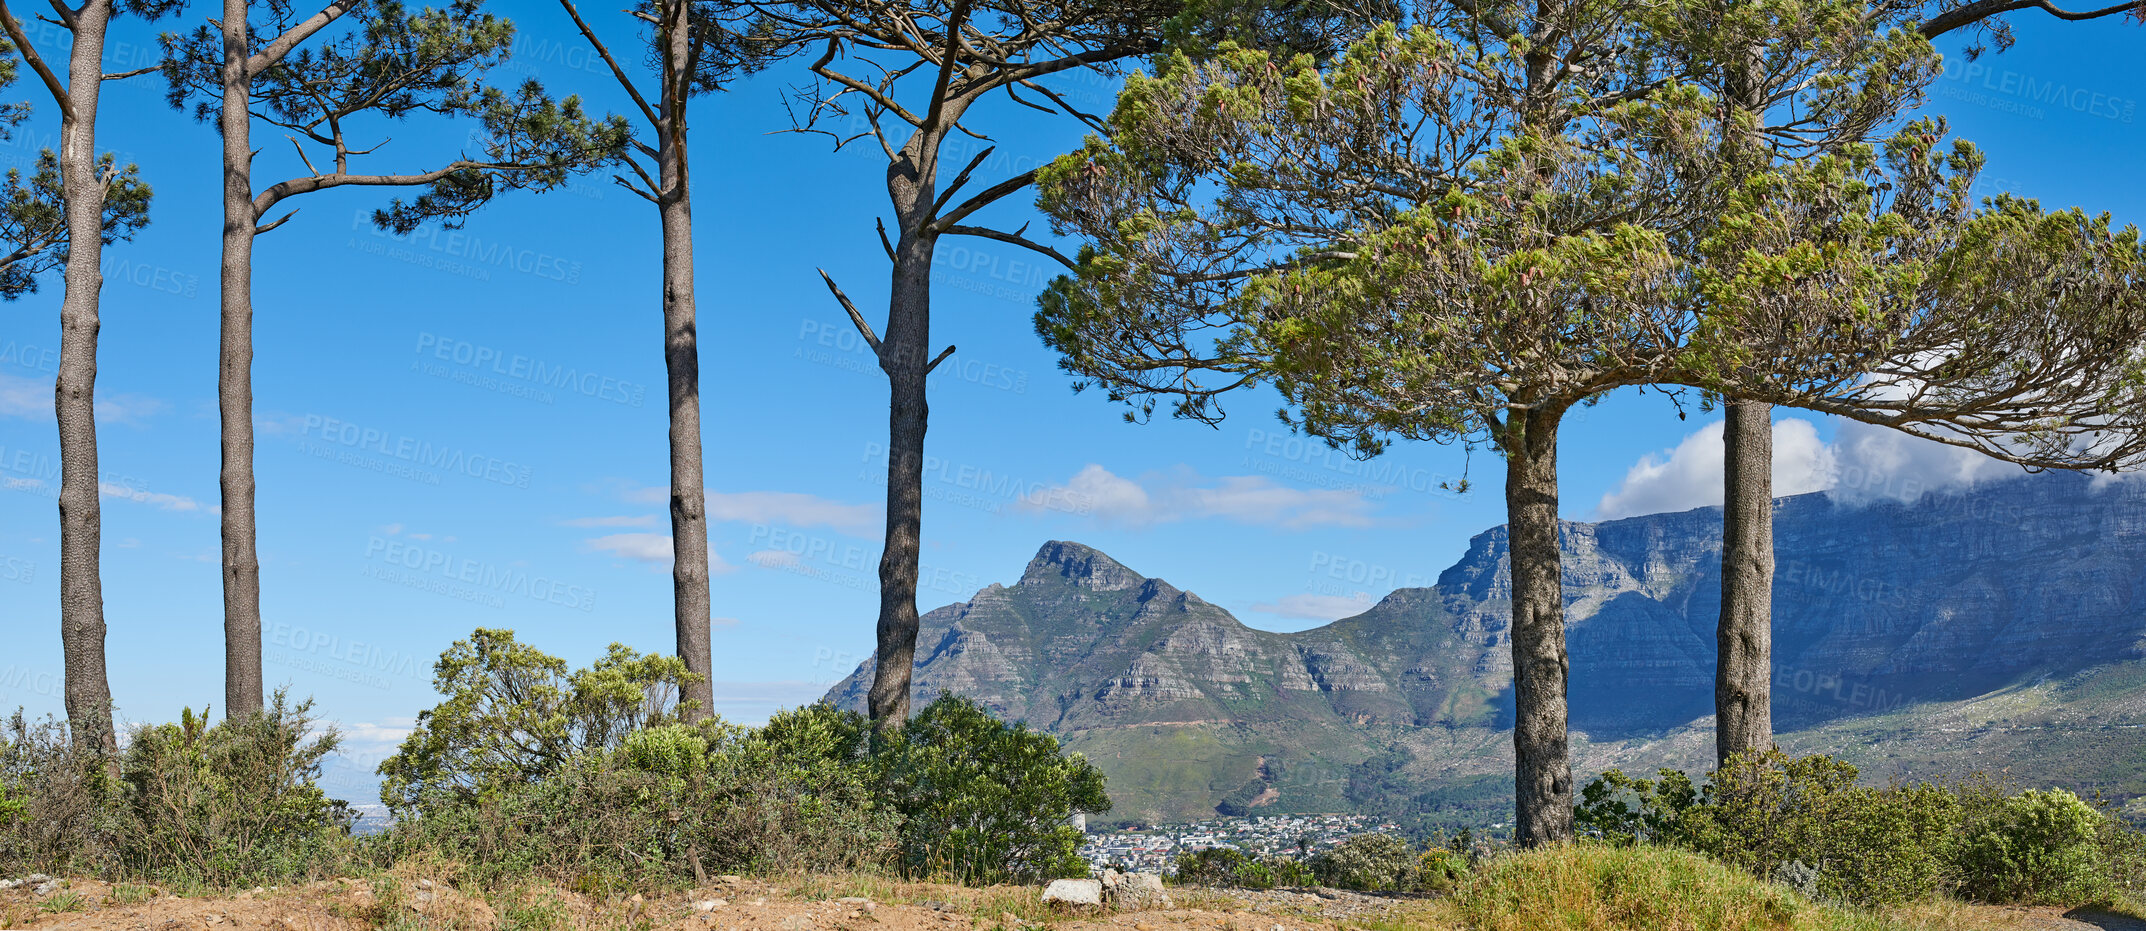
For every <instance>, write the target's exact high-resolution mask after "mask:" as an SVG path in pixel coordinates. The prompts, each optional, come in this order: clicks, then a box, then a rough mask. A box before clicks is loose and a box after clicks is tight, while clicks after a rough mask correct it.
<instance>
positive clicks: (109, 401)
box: [0, 374, 171, 424]
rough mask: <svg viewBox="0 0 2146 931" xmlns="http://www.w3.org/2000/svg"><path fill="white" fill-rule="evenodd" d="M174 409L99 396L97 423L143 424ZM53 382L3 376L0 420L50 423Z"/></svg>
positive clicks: (146, 399) (130, 397) (152, 401)
mask: <svg viewBox="0 0 2146 931" xmlns="http://www.w3.org/2000/svg"><path fill="white" fill-rule="evenodd" d="M170 409H171V405H170V404H169V403H168V402H166V401H164V400H163V399H162V398H152V397H150V396H148V395H144V394H100V395H98V396H97V422H98V423H100V424H115V423H123V424H140V423H141V422H143V421H145V420H148V419H149V418H151V417H154V416H156V415H158V414H161V413H164V412H165V411H168V410H170ZM54 416H55V415H54V414H53V411H52V380H51V379H45V378H24V377H22V376H20V375H7V374H0V417H37V418H41V419H44V420H51V419H53V417H54Z"/></svg>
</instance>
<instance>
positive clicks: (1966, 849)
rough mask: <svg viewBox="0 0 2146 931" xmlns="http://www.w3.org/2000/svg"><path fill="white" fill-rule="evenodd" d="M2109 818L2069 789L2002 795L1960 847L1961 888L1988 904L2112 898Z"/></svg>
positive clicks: (2103, 899)
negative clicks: (2106, 840) (2106, 839)
mask: <svg viewBox="0 0 2146 931" xmlns="http://www.w3.org/2000/svg"><path fill="white" fill-rule="evenodd" d="M2106 820H2107V818H2106V816H2104V815H2103V814H2102V813H2101V812H2099V811H2096V810H2094V807H2093V806H2091V805H2089V804H2087V803H2086V802H2085V801H2083V800H2081V799H2080V798H2079V797H2078V796H2076V795H2073V794H2071V793H2070V792H2066V791H2064V790H2063V789H2053V790H2050V791H2048V792H2038V791H2028V792H2024V793H2021V794H2019V795H2015V796H2012V797H2010V798H2007V799H2004V800H2003V802H2002V803H2001V804H2000V805H1999V807H1998V809H1997V811H1996V812H1994V813H1993V815H1992V816H1991V817H1989V818H1988V819H1987V820H1985V821H1983V822H1981V823H1979V824H1976V825H1974V826H1973V827H1972V828H1970V829H1969V833H1968V835H1967V838H1966V840H1965V842H1964V843H1963V844H1962V845H1961V849H1960V867H1961V878H1962V883H1961V888H1962V891H1963V892H1965V893H1966V894H1967V895H1969V896H1971V897H1973V898H1976V899H1980V900H1982V901H1985V902H2009V903H2023V904H2034V905H2043V904H2047V905H2078V904H2086V903H2100V902H2103V901H2106V900H2107V899H2108V898H2109V897H2110V896H2111V895H2112V894H2113V893H2114V891H2115V890H2114V888H2113V886H2112V884H2111V882H2110V876H2109V862H2108V859H2107V857H2106V855H2105V852H2104V850H2103V847H2102V843H2103V836H2104V832H2105V830H2106V828H2107V825H2106V824H2105V822H2106Z"/></svg>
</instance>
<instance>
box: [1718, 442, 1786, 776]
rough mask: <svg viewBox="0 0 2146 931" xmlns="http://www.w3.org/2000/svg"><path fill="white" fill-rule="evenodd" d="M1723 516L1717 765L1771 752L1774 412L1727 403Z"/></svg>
mask: <svg viewBox="0 0 2146 931" xmlns="http://www.w3.org/2000/svg"><path fill="white" fill-rule="evenodd" d="M1722 442H1723V444H1724V446H1725V447H1726V448H1725V453H1726V468H1725V470H1724V477H1723V481H1724V483H1725V484H1724V491H1725V492H1726V497H1725V499H1724V502H1723V505H1722V510H1721V521H1722V534H1721V625H1720V628H1719V631H1718V639H1719V641H1720V654H1719V659H1718V660H1717V665H1716V667H1715V676H1714V751H1715V755H1716V757H1717V761H1718V762H1721V763H1727V762H1728V761H1729V757H1730V756H1732V755H1734V754H1737V753H1740V752H1743V751H1747V750H1748V751H1764V750H1769V749H1772V747H1773V693H1772V677H1773V406H1772V405H1770V404H1762V403H1759V402H1756V401H1731V402H1730V403H1729V410H1728V425H1727V428H1726V429H1725V430H1724V431H1723V433H1722Z"/></svg>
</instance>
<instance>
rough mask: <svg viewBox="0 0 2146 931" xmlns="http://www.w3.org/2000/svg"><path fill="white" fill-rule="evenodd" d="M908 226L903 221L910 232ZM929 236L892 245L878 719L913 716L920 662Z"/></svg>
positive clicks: (873, 705) (872, 703)
mask: <svg viewBox="0 0 2146 931" xmlns="http://www.w3.org/2000/svg"><path fill="white" fill-rule="evenodd" d="M907 226H908V224H904V227H905V229H906V228H907ZM936 244H937V242H936V239H935V237H933V236H931V235H930V234H929V233H909V232H904V234H903V236H902V240H901V242H900V243H899V244H898V245H897V246H896V247H895V253H894V273H893V292H892V296H891V298H890V299H889V301H888V305H887V339H886V342H885V343H884V344H883V345H882V347H881V352H880V359H879V366H880V368H882V369H884V370H885V371H886V373H887V386H888V391H889V400H890V403H889V405H888V408H887V539H886V548H885V549H884V550H882V551H881V552H880V555H879V630H878V643H879V646H878V651H877V653H876V656H877V659H878V665H877V668H876V669H875V670H874V671H873V675H872V690H871V692H870V694H869V695H868V696H867V699H866V704H867V707H868V709H869V711H870V713H871V716H872V721H873V723H875V724H877V725H878V726H880V727H882V728H888V727H900V726H902V724H903V723H904V722H906V721H908V720H909V677H910V672H911V667H912V664H913V663H914V662H915V661H916V646H917V561H918V559H919V558H920V556H921V554H922V552H923V543H922V541H923V532H924V529H923V528H924V428H925V425H926V423H927V420H928V418H929V414H930V408H929V407H928V406H927V405H926V403H925V398H924V387H925V376H926V374H927V371H928V369H927V366H928V362H927V358H926V351H927V350H928V348H929V347H930V345H931V256H932V249H933V248H934V247H935V246H936Z"/></svg>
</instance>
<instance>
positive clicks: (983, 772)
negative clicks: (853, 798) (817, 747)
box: [871, 695, 1110, 883]
mask: <svg viewBox="0 0 2146 931" xmlns="http://www.w3.org/2000/svg"><path fill="white" fill-rule="evenodd" d="M871 759H872V761H873V766H874V768H875V770H876V772H877V774H878V778H879V779H880V784H881V786H882V789H883V791H884V792H886V794H887V797H888V798H889V799H891V800H892V803H893V807H894V809H895V810H896V811H898V812H900V813H901V815H902V818H903V824H902V830H901V863H902V867H903V868H904V869H905V870H907V871H909V872H910V873H912V874H915V875H927V876H943V877H947V878H952V879H958V880H960V881H962V882H969V883H994V882H1004V881H1032V880H1040V879H1052V878H1057V877H1065V876H1086V875H1088V864H1087V862H1086V861H1084V860H1082V859H1081V858H1080V845H1081V839H1082V834H1081V831H1080V830H1079V829H1078V828H1075V827H1073V826H1072V825H1071V824H1070V823H1069V822H1070V821H1071V819H1072V817H1073V815H1075V814H1079V813H1087V814H1094V813H1098V812H1104V811H1109V810H1110V797H1109V796H1108V795H1105V794H1104V792H1103V773H1102V771H1101V770H1098V769H1096V768H1095V765H1094V764H1092V763H1089V762H1088V761H1087V759H1086V758H1084V757H1082V756H1081V755H1080V754H1078V753H1074V754H1066V753H1064V752H1062V751H1061V749H1060V748H1059V745H1058V739H1057V738H1055V737H1052V736H1050V735H1049V734H1042V733H1038V732H1036V731H1032V730H1029V729H1028V727H1027V726H1026V725H1022V724H1008V723H1006V722H1004V721H1000V720H998V719H997V718H994V717H992V716H991V714H990V713H989V712H987V711H985V710H984V709H983V708H982V707H981V706H979V705H978V704H976V703H975V702H974V701H971V700H969V699H966V698H962V697H959V696H956V695H941V696H940V697H939V698H938V700H936V701H933V702H932V703H931V704H930V705H927V706H925V707H924V709H923V710H922V711H919V712H918V713H917V714H916V716H915V717H912V718H911V719H910V720H909V723H908V724H907V725H905V726H903V727H902V728H900V729H899V730H897V731H894V732H893V733H892V734H891V735H889V736H888V737H887V738H885V739H884V740H882V741H881V745H880V746H879V747H877V748H876V749H875V751H874V752H873V753H872V755H871Z"/></svg>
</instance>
